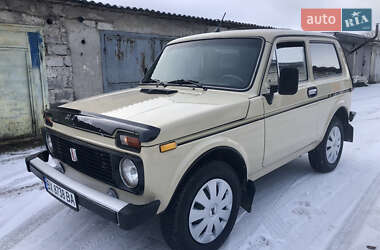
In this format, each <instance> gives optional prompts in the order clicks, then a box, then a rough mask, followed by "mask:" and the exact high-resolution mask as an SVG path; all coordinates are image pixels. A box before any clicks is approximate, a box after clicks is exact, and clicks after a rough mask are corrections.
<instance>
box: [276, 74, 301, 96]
mask: <svg viewBox="0 0 380 250" xmlns="http://www.w3.org/2000/svg"><path fill="white" fill-rule="evenodd" d="M298 77H299V73H298V69H296V68H283V69H281V71H280V80H279V83H278V85H279V86H278V93H279V94H280V95H294V94H295V93H297V91H298V80H299V79H298Z"/></svg>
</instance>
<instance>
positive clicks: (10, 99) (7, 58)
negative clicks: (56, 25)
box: [0, 25, 44, 143]
mask: <svg viewBox="0 0 380 250" xmlns="http://www.w3.org/2000/svg"><path fill="white" fill-rule="evenodd" d="M35 37H37V38H39V37H40V36H39V34H38V33H35V32H28V31H27V29H25V28H19V27H14V26H5V27H4V25H3V26H0V143H1V142H4V141H5V140H8V139H16V138H20V137H22V138H23V137H31V136H35V135H37V134H38V131H37V128H38V127H40V126H41V123H42V117H41V116H42V109H43V106H44V104H43V94H42V81H41V72H40V63H39V60H40V54H39V49H38V47H39V40H38V39H37V40H36V39H34V38H35ZM34 42H37V44H34ZM36 46H37V51H36ZM33 52H34V53H36V52H37V54H36V55H34V57H35V58H33ZM31 55H32V56H31Z"/></svg>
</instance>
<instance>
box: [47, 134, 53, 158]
mask: <svg viewBox="0 0 380 250" xmlns="http://www.w3.org/2000/svg"><path fill="white" fill-rule="evenodd" d="M46 146H47V148H48V149H49V152H50V154H52V153H53V142H52V141H51V137H50V135H48V134H46Z"/></svg>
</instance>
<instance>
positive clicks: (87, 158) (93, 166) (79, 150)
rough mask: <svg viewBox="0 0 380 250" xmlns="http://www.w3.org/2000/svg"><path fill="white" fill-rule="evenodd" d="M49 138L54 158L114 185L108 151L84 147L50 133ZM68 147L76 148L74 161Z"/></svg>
mask: <svg viewBox="0 0 380 250" xmlns="http://www.w3.org/2000/svg"><path fill="white" fill-rule="evenodd" d="M51 139H52V143H53V150H54V152H53V154H54V157H55V158H57V159H58V160H60V161H62V162H64V163H66V164H68V165H69V166H71V167H73V168H74V169H76V170H78V171H80V172H82V173H84V174H86V175H88V176H91V177H93V178H95V179H98V180H100V181H103V182H105V183H108V184H111V185H114V181H113V178H112V164H111V155H110V154H109V153H107V152H103V151H100V150H96V149H93V148H90V147H86V146H83V145H80V144H77V143H74V142H71V141H68V140H65V139H62V138H60V137H57V136H55V135H51ZM70 148H73V149H75V150H76V155H77V161H76V162H74V161H72V159H71V154H70Z"/></svg>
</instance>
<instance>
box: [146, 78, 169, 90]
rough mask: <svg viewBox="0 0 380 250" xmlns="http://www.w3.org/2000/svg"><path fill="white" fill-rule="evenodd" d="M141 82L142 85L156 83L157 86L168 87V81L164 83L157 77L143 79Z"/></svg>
mask: <svg viewBox="0 0 380 250" xmlns="http://www.w3.org/2000/svg"><path fill="white" fill-rule="evenodd" d="M141 84H142V85H144V84H155V85H156V86H157V87H158V86H160V85H161V86H163V87H164V88H166V86H168V85H167V84H166V83H164V82H162V81H160V80H157V79H148V80H145V81H143V82H142V83H141Z"/></svg>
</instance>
